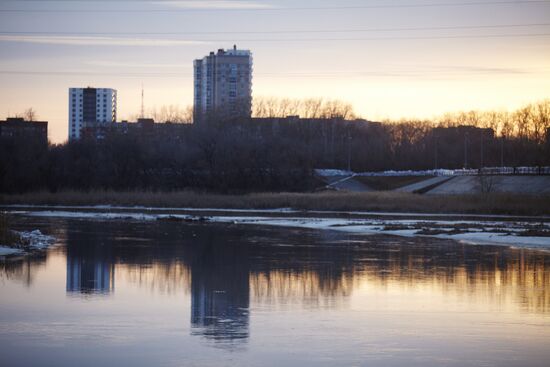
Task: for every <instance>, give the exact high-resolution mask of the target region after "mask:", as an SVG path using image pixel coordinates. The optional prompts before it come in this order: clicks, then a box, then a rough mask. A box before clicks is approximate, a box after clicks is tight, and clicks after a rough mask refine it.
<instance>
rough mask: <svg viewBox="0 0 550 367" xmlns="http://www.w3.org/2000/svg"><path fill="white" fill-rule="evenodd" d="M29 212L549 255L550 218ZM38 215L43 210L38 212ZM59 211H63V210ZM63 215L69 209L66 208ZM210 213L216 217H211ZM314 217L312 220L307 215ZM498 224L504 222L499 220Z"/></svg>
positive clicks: (101, 210)
mask: <svg viewBox="0 0 550 367" xmlns="http://www.w3.org/2000/svg"><path fill="white" fill-rule="evenodd" d="M30 209H31V210H26V211H25V210H15V211H11V212H10V214H12V215H21V216H27V217H48V218H66V219H87V220H136V221H150V222H152V221H159V222H162V221H164V222H176V223H177V222H182V223H185V222H192V223H225V224H234V225H262V226H278V227H286V228H303V229H313V230H336V231H340V232H347V233H353V234H364V235H373V234H381V235H396V236H401V237H428V238H439V239H450V240H455V241H458V242H462V243H468V244H477V245H483V244H491V245H501V246H510V247H518V248H527V249H535V250H544V251H550V218H549V217H538V218H537V220H536V221H532V220H530V219H532V218H528V217H512V216H507V217H504V218H498V217H492V218H491V217H485V218H483V219H482V218H480V217H479V216H476V217H475V218H471V219H468V217H467V216H455V217H454V219H453V217H450V216H446V215H442V216H439V219H438V215H437V214H435V215H432V216H429V217H427V216H418V218H415V214H413V213H401V216H400V215H391V214H389V213H386V214H388V215H385V216H384V215H382V216H377V215H376V214H371V215H366V214H365V213H347V214H355V216H353V215H347V216H330V215H329V216H318V215H315V213H309V212H296V211H290V210H288V209H281V210H279V211H267V210H263V211H260V212H254V211H244V212H242V211H241V212H239V211H235V210H233V211H225V212H224V211H223V209H218V212H216V213H214V214H206V213H207V211H204V213H203V215H198V211H197V210H190V211H187V212H186V211H185V210H183V209H182V210H179V211H174V210H173V209H172V210H171V212H168V211H167V210H162V209H161V208H157V210H154V209H153V208H142V209H141V210H140V209H139V208H136V207H134V208H124V209H126V210H124V209H121V208H120V207H119V208H118V209H116V208H113V207H104V206H102V207H95V208H94V207H91V208H89V210H85V209H83V208H82V207H80V208H77V207H72V209H73V211H71V210H56V208H54V207H49V208H42V209H50V210H41V209H39V208H34V210H32V208H30ZM36 209H39V210H36ZM57 209H60V208H59V207H58V208H57ZM65 209H71V208H68V207H65ZM210 213H212V212H210ZM224 214H225V215H224ZM308 214H310V215H308ZM499 219H500V220H499Z"/></svg>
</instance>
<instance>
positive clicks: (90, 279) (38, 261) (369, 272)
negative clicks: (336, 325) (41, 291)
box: [0, 221, 550, 345]
mask: <svg viewBox="0 0 550 367" xmlns="http://www.w3.org/2000/svg"><path fill="white" fill-rule="evenodd" d="M59 226H60V227H61V228H64V229H66V232H67V235H66V237H65V238H61V239H60V241H61V242H65V244H66V249H65V254H63V250H64V249H63V247H61V248H58V249H51V250H49V251H48V252H47V254H46V253H45V254H41V255H40V256H39V257H38V256H37V257H27V258H24V259H22V260H18V261H13V262H5V263H0V278H1V279H8V280H12V279H15V280H18V281H20V282H24V283H25V284H28V285H29V286H30V285H31V282H32V281H33V280H36V279H37V277H36V276H35V274H36V270H37V269H43V268H45V267H47V266H49V265H48V264H49V260H48V259H47V256H50V255H51V254H57V256H58V257H61V256H66V271H67V276H66V291H67V293H68V294H86V295H88V294H113V292H114V286H115V267H116V276H117V287H119V288H120V287H124V286H130V285H131V286H133V287H138V288H144V289H148V290H150V292H158V293H172V294H176V295H179V294H183V295H185V299H186V300H185V302H190V306H191V311H190V315H189V316H188V317H189V318H190V326H191V333H193V334H194V335H197V336H201V337H203V338H205V339H208V340H210V341H214V342H215V344H216V345H222V344H225V345H236V344H239V345H242V344H243V343H246V341H247V340H248V339H249V338H250V325H249V324H250V316H251V315H250V306H251V305H256V306H263V305H267V306H269V307H281V308H282V307H295V306H296V305H298V307H307V308H315V307H322V308H334V309H337V308H344V307H347V306H348V304H349V303H350V302H352V297H351V296H352V295H354V292H355V293H356V294H357V293H358V292H362V291H364V290H365V289H368V290H369V292H379V293H378V294H381V295H383V294H384V292H387V291H388V290H391V291H392V292H396V294H399V295H404V294H415V292H416V293H417V292H418V291H419V290H423V291H425V292H426V293H427V294H431V295H435V296H436V297H438V299H443V300H445V301H446V302H449V304H452V303H453V302H455V301H456V302H463V303H468V304H470V305H472V306H476V307H481V308H484V309H494V310H505V311H510V312H521V313H537V314H545V315H549V314H550V254H549V253H548V252H542V251H531V250H526V249H514V248H508V247H504V246H470V245H465V244H459V243H456V242H453V241H444V240H436V239H426V238H397V237H389V236H360V235H345V234H341V233H337V232H323V231H304V230H293V229H286V228H285V229H281V228H261V227H243V226H222V225H212V224H186V223H171V222H170V223H169V222H167V223H145V224H144V223H137V222H131V221H129V222H123V221H117V222H109V223H107V222H95V223H89V222H83V221H67V222H60V223H59ZM128 234H131V237H129V235H128ZM328 234H331V235H330V236H329V235H328ZM60 263H61V264H62V265H61V269H63V266H65V263H64V262H62V261H60ZM61 286H62V285H61ZM188 296H189V298H190V299H189V301H188V300H187V297H188Z"/></svg>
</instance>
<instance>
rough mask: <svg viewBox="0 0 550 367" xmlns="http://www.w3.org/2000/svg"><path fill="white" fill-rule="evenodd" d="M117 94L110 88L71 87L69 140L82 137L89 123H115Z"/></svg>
mask: <svg viewBox="0 0 550 367" xmlns="http://www.w3.org/2000/svg"><path fill="white" fill-rule="evenodd" d="M116 95H117V92H116V90H114V89H110V88H90V87H88V88H69V140H75V139H80V137H81V136H82V128H83V127H85V126H86V125H87V124H89V125H93V124H109V123H114V122H115V121H116Z"/></svg>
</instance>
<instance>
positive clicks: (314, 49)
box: [0, 0, 550, 143]
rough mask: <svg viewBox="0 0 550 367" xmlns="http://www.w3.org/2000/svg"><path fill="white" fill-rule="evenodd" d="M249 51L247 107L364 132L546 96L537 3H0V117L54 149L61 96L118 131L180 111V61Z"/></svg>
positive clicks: (547, 75)
mask: <svg viewBox="0 0 550 367" xmlns="http://www.w3.org/2000/svg"><path fill="white" fill-rule="evenodd" d="M234 44H236V45H237V47H238V48H239V49H249V50H251V51H252V53H253V57H254V71H253V97H279V98H324V99H340V100H343V101H346V102H349V103H351V104H352V105H353V107H354V109H355V111H356V113H357V114H359V115H360V116H362V117H364V118H367V119H369V120H382V119H386V118H391V119H399V118H432V117H435V116H438V115H441V114H443V113H445V112H453V111H469V110H488V109H489V110H513V109H515V108H518V107H520V106H522V105H524V104H527V103H531V102H535V101H539V100H542V99H545V98H549V97H550V93H549V92H550V1H542V0H540V1H528V0H523V1H498V0H487V1H484V0H395V1H394V0H385V1H383V0H372V1H371V0H362V1H361V0H340V1H328V0H316V1H308V0H293V1H290V0H250V1H248V0H225V1H223V0H217V1H214V0H213V1H208V0H207V1H155V0H125V1H123V0H120V1H113V0H111V1H99V0H87V1H86V0H82V1H76V0H64V1H49V0H41V1H40V0H37V1H28V0H17V1H7V0H0V119H3V118H4V117H8V116H13V115H15V114H17V113H21V112H22V111H24V110H25V109H27V108H29V107H32V108H33V109H34V110H36V112H37V115H38V117H39V119H41V120H46V121H49V138H50V140H51V141H52V142H54V143H62V142H64V141H66V140H67V131H68V128H67V127H68V89H69V88H70V87H87V86H92V87H97V88H114V89H116V90H117V91H118V119H119V120H122V119H129V118H131V117H132V116H135V115H137V114H138V113H139V111H140V108H141V88H142V85H143V89H144V95H145V99H144V101H145V109H146V110H150V109H153V108H157V109H159V108H160V107H162V106H166V105H177V106H180V107H181V108H184V107H186V106H189V105H192V103H193V99H192V98H193V72H192V71H193V69H192V67H193V60H194V59H196V58H202V57H203V56H206V55H207V54H208V53H209V52H210V51H214V50H217V49H219V48H231V47H232V46H233V45H234Z"/></svg>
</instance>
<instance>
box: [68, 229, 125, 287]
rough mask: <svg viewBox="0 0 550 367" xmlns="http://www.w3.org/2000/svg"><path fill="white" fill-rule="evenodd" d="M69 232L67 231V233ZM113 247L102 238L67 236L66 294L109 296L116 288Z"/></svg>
mask: <svg viewBox="0 0 550 367" xmlns="http://www.w3.org/2000/svg"><path fill="white" fill-rule="evenodd" d="M69 233H70V232H69ZM112 252H113V247H112V246H111V245H107V246H106V245H105V239H104V238H101V237H100V238H98V237H96V236H94V237H91V238H85V237H83V236H82V237H80V236H79V237H78V238H74V237H72V236H71V235H69V236H68V237H67V250H66V256H67V281H66V291H67V293H68V294H73V293H74V294H110V293H112V292H113V291H114V289H115V263H114V259H113V256H112Z"/></svg>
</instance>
